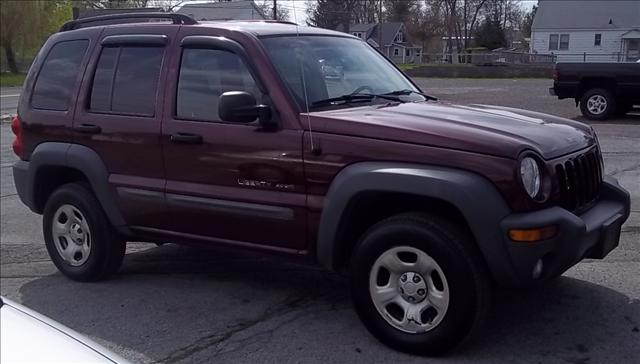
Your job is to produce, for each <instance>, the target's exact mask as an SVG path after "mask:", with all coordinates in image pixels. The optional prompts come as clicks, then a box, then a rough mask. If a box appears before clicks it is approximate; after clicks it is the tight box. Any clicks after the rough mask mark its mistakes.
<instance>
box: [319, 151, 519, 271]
mask: <svg viewBox="0 0 640 364" xmlns="http://www.w3.org/2000/svg"><path fill="white" fill-rule="evenodd" d="M363 192H381V193H384V192H397V193H406V194H413V195H417V196H423V197H429V198H434V199H439V200H443V201H446V202H448V203H450V204H452V205H453V206H455V207H456V208H457V209H458V210H459V211H460V212H461V213H462V215H463V216H464V218H465V219H466V221H467V224H468V225H469V227H470V229H471V232H472V233H473V235H474V237H475V239H476V242H477V244H478V246H479V248H480V250H481V252H482V254H483V256H484V258H485V260H486V262H487V263H488V266H489V267H490V269H491V271H492V273H493V275H494V276H498V275H500V276H505V274H500V273H501V272H503V270H505V271H506V272H508V271H511V263H510V259H509V256H508V252H507V249H506V247H505V246H504V243H503V241H504V240H503V237H502V230H501V229H500V221H501V220H502V219H503V218H504V217H505V216H507V215H508V214H509V207H508V206H507V204H506V203H505V201H504V199H503V198H502V195H500V193H499V192H498V191H497V189H496V188H495V187H494V185H493V184H492V183H491V182H490V181H488V180H487V179H486V178H484V177H482V176H480V175H478V174H474V173H471V172H467V171H463V170H458V169H451V168H444V167H436V166H429V165H416V164H405V163H390V162H362V163H357V164H353V165H351V166H348V167H346V168H344V169H343V170H342V171H340V173H338V175H337V176H336V177H335V179H334V180H333V182H332V184H331V187H330V188H329V192H328V193H327V196H326V198H325V204H324V208H323V210H322V216H321V220H320V228H319V232H318V242H317V257H318V261H319V262H320V264H321V265H323V266H324V267H326V268H328V269H336V268H337V266H336V265H337V263H336V262H337V259H338V256H339V255H338V254H340V253H341V247H340V246H339V245H340V236H339V235H340V231H341V229H342V228H343V224H348V223H349V221H344V220H345V219H343V218H342V217H343V214H344V212H345V211H346V210H347V208H348V205H349V202H350V201H351V200H352V198H354V197H355V196H357V195H358V194H360V193H363ZM381 208H383V207H381ZM506 272H504V273H506Z"/></svg>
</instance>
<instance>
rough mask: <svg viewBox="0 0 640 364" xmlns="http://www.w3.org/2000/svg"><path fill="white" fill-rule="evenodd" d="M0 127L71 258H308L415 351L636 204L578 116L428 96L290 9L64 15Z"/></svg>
mask: <svg viewBox="0 0 640 364" xmlns="http://www.w3.org/2000/svg"><path fill="white" fill-rule="evenodd" d="M128 17H134V18H143V19H139V20H141V21H143V22H138V23H131V19H126V20H127V23H125V24H122V23H121V24H113V23H114V22H117V21H119V19H123V20H124V18H128ZM145 18H146V19H145ZM149 18H151V19H154V21H152V22H150V21H148V20H149ZM156 19H157V20H158V21H155V20H156ZM162 20H170V22H166V21H165V22H163V21H162ZM105 21H108V22H109V23H108V24H105ZM12 128H13V132H14V133H15V135H16V139H15V142H14V144H13V149H14V151H15V153H16V154H17V155H18V156H19V157H20V160H19V161H18V162H17V163H16V164H15V166H14V169H13V170H14V178H15V185H16V188H17V190H18V193H19V195H20V198H21V200H22V201H23V202H24V203H25V204H26V205H27V206H28V207H29V208H30V209H31V210H32V211H34V212H36V213H38V214H42V215H43V232H44V239H45V243H46V247H47V250H48V252H49V254H50V256H51V259H52V260H53V262H54V263H55V265H56V266H57V267H58V269H59V270H60V271H61V272H62V273H63V274H65V275H66V276H68V277H69V278H71V279H74V280H79V281H95V280H100V279H103V278H106V277H108V276H109V275H111V274H113V273H115V272H116V270H117V269H118V267H119V266H120V263H121V262H122V259H123V256H124V253H125V242H126V241H132V240H136V241H150V242H175V243H184V244H199V245H202V246H217V245H225V246H235V247H239V248H246V249H256V250H262V251H270V252H274V253H280V254H284V255H289V256H294V257H301V256H303V257H308V258H309V260H311V261H313V262H317V263H318V264H320V265H322V266H324V267H326V268H327V269H331V270H336V271H341V272H346V273H347V275H348V277H349V279H350V282H351V287H352V296H353V301H354V305H355V308H356V311H357V312H358V314H359V315H360V317H361V319H362V321H363V322H364V324H365V325H366V326H367V328H368V329H369V330H370V331H371V333H372V334H373V335H375V336H376V337H377V338H378V339H380V340H381V341H382V342H384V343H385V344H387V345H390V346H392V347H394V348H397V349H399V350H403V351H408V352H414V353H421V354H428V355H436V354H440V353H443V352H444V351H446V350H447V349H450V348H452V347H453V346H455V345H456V344H458V343H460V342H461V341H462V340H463V339H465V338H467V337H469V336H470V333H471V332H473V330H474V329H475V328H476V327H478V326H479V324H480V323H481V322H482V319H483V317H484V315H485V313H486V312H487V308H488V304H489V298H490V296H491V288H492V287H493V286H494V285H499V286H507V287H516V286H528V285H533V284H537V283H540V282H544V281H546V280H549V279H552V278H554V277H557V276H559V275H561V274H562V273H563V272H564V271H565V270H567V269H568V268H569V267H571V266H573V265H574V264H576V263H577V262H579V261H580V260H581V259H583V258H595V259H601V258H604V257H605V256H606V255H607V254H608V253H609V252H610V251H611V250H612V249H614V248H615V247H616V246H617V245H618V240H619V237H620V228H621V225H622V224H623V222H624V221H625V220H626V219H627V218H628V216H629V194H628V193H627V192H626V191H625V190H624V189H622V188H621V187H620V186H619V185H618V184H617V182H616V180H615V179H613V178H611V177H607V176H605V175H604V168H603V164H602V156H601V151H600V147H599V144H598V140H597V138H596V135H595V133H594V131H593V129H592V128H591V127H589V126H588V125H585V124H581V123H578V122H575V121H571V120H567V119H562V118H558V117H554V116H550V115H545V114H541V113H536V112H531V111H524V110H518V109H513V108H506V107H496V106H487V105H471V106H465V105H452V104H448V103H445V102H440V101H437V100H435V98H433V97H430V96H428V95H426V94H424V93H422V92H421V90H420V89H419V88H418V87H417V86H416V85H415V84H414V83H413V82H412V81H411V80H410V79H409V78H407V77H406V76H405V75H404V74H403V73H402V72H401V71H399V70H398V69H397V68H396V67H395V66H394V65H393V64H392V63H390V62H389V61H388V60H387V59H386V58H385V57H384V56H383V55H381V54H380V53H378V52H377V51H376V50H375V49H374V48H372V47H371V46H369V44H367V43H366V42H364V41H362V40H360V39H358V38H356V37H353V36H350V35H348V34H344V33H339V32H334V31H329V30H324V29H317V28H311V27H300V26H296V25H295V24H290V23H283V22H264V21H260V22H196V21H194V20H193V19H191V18H189V17H187V16H184V15H179V14H140V13H138V14H133V15H126V14H125V15H111V16H105V17H97V18H87V19H82V20H76V21H72V22H70V23H67V24H65V26H64V27H63V28H62V29H61V31H60V32H59V33H57V34H55V35H53V36H51V38H49V40H48V41H47V42H46V44H45V45H44V47H43V48H42V49H41V50H40V52H39V54H38V56H37V58H36V59H35V61H34V63H33V66H32V67H31V70H30V71H29V74H28V76H27V79H26V81H25V85H24V92H23V93H22V96H21V99H20V105H19V109H18V116H17V117H16V118H15V119H14V120H13V123H12ZM212 294H215V293H212Z"/></svg>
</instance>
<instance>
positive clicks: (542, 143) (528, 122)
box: [303, 102, 595, 159]
mask: <svg viewBox="0 0 640 364" xmlns="http://www.w3.org/2000/svg"><path fill="white" fill-rule="evenodd" d="M310 117H311V120H312V130H313V131H317V132H326V133H336V134H346V135H354V136H362V137H371V138H376V139H385V140H393V141H398V142H405V143H415V144H423V145H429V146H435V147H442V148H453V149H459V150H465V151H470V152H477V153H484V154H491V155H495V156H500V157H506V158H517V157H518V155H519V154H520V153H521V152H522V151H524V150H526V149H529V150H533V151H535V152H537V153H538V154H540V155H541V156H542V157H543V158H544V159H553V158H556V157H560V156H562V155H565V154H569V153H571V152H574V151H576V150H580V149H583V148H586V147H588V146H590V145H592V144H594V143H595V136H594V134H593V132H592V130H591V127H590V126H588V125H586V124H583V123H580V122H577V121H573V120H569V119H564V118H559V117H556V116H552V115H547V114H543V113H538V112H534V111H527V110H520V109H514V108H508V107H500V106H489V105H468V106H465V105H454V104H448V103H444V102H414V103H404V104H401V103H389V104H384V105H370V106H364V107H355V108H348V109H339V110H328V111H320V112H312V113H310ZM303 124H305V123H303Z"/></svg>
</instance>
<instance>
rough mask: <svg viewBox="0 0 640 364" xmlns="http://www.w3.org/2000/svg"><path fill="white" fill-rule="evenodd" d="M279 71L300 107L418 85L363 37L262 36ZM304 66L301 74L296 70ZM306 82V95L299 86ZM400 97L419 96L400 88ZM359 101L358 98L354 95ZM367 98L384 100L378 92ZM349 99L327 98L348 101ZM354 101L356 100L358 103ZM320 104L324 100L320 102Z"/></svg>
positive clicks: (340, 105) (405, 99) (419, 97)
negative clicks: (403, 93)
mask: <svg viewBox="0 0 640 364" xmlns="http://www.w3.org/2000/svg"><path fill="white" fill-rule="evenodd" d="M262 42H263V44H264V46H265V48H266V49H267V53H268V54H269V57H270V58H271V61H272V62H273V64H274V66H275V67H276V69H277V70H278V73H279V74H280V77H281V78H282V79H283V80H284V82H285V83H286V84H287V87H289V89H290V91H291V93H292V94H293V95H294V97H295V98H296V101H297V102H298V104H299V105H300V107H301V109H302V110H306V109H307V104H308V106H309V109H314V108H318V107H319V106H318V105H320V104H322V103H321V101H323V100H327V99H332V98H340V97H342V96H344V95H350V94H354V93H358V94H387V93H392V92H397V91H401V90H405V91H406V90H411V91H418V90H417V89H416V87H415V86H413V84H411V82H409V80H407V79H406V77H405V76H404V75H403V74H402V73H401V72H400V71H398V70H397V69H396V68H395V67H393V65H391V64H390V63H389V61H387V60H386V59H385V58H384V57H383V56H382V55H380V54H379V53H378V52H377V51H376V50H374V49H373V48H371V47H370V46H369V45H368V44H367V43H365V42H363V41H361V40H358V39H353V38H346V37H335V36H333V37H332V36H293V35H292V36H285V37H268V38H263V39H262ZM302 69H304V79H303V77H302V73H301V70H302ZM303 84H304V85H305V86H306V92H307V94H306V97H305V94H304V92H303ZM401 100H402V101H423V100H425V98H424V97H423V96H421V95H419V94H416V93H411V92H409V93H406V94H405V95H403V96H401ZM359 101H362V100H359ZM365 101H367V102H389V100H385V99H383V98H373V99H368V100H365ZM350 105H351V103H350V102H343V103H339V104H338V103H336V105H333V104H331V105H330V106H333V107H336V106H337V107H348V106H350ZM358 105H361V103H359V104H358ZM322 106H327V105H325V104H322Z"/></svg>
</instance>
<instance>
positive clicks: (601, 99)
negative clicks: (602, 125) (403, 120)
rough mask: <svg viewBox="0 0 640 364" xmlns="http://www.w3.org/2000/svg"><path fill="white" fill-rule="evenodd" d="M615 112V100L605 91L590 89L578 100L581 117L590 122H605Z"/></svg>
mask: <svg viewBox="0 0 640 364" xmlns="http://www.w3.org/2000/svg"><path fill="white" fill-rule="evenodd" d="M615 110H616V100H615V98H614V97H613V94H612V93H611V92H610V91H609V90H607V89H603V88H593V89H590V90H588V91H587V92H585V93H584V95H582V99H580V111H581V112H582V115H584V116H585V117H586V118H588V119H591V120H606V119H608V118H609V117H610V116H611V115H612V114H613V112H614V111H615Z"/></svg>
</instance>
